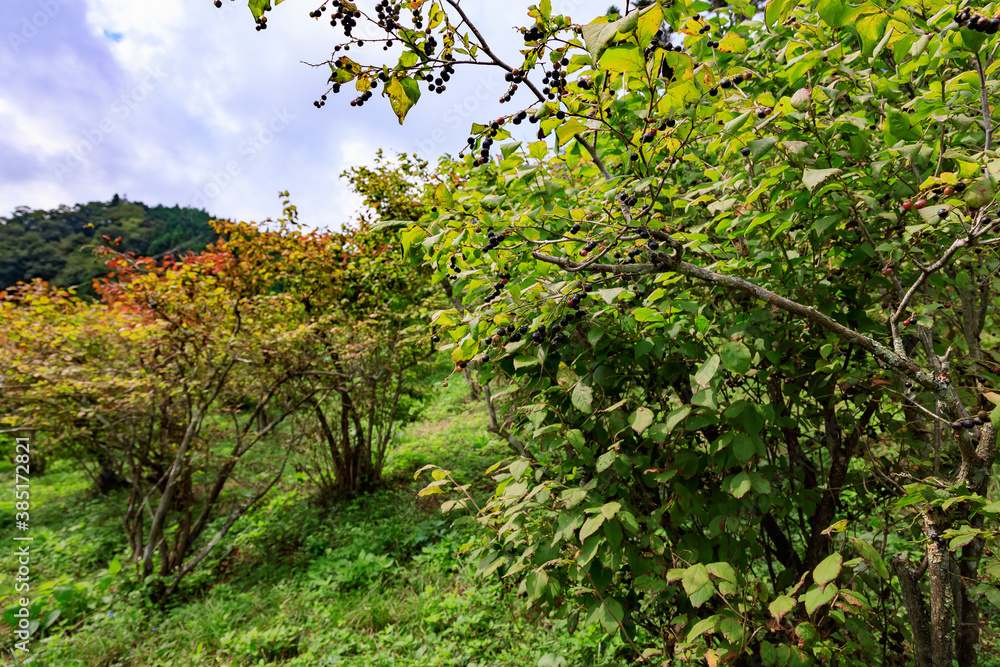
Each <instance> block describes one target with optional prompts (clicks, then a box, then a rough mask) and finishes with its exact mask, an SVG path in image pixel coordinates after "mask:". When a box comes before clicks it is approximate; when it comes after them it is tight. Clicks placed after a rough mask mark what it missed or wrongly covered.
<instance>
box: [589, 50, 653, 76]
mask: <svg viewBox="0 0 1000 667" xmlns="http://www.w3.org/2000/svg"><path fill="white" fill-rule="evenodd" d="M600 68H601V69H603V70H607V71H609V72H621V73H625V72H645V71H646V59H645V57H643V55H642V49H640V48H639V47H638V46H635V45H634V44H630V45H627V46H612V47H610V48H609V49H607V50H606V51H605V52H604V55H603V56H601V61H600Z"/></svg>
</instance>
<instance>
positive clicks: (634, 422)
mask: <svg viewBox="0 0 1000 667" xmlns="http://www.w3.org/2000/svg"><path fill="white" fill-rule="evenodd" d="M628 423H629V425H630V426H631V427H632V430H633V431H635V432H636V433H638V434H639V435H642V434H643V432H645V430H646V429H647V428H649V425H650V424H652V423H653V411H652V410H650V409H649V408H645V407H640V408H638V409H637V410H636V411H635V412H633V413H632V415H631V416H630V417H629V419H628Z"/></svg>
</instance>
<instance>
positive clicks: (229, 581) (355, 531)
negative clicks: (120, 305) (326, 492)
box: [0, 369, 620, 667]
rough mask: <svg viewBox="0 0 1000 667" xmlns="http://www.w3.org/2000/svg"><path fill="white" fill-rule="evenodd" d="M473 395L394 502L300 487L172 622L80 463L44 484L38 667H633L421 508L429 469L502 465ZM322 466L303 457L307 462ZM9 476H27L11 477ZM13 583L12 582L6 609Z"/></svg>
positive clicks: (211, 568)
mask: <svg viewBox="0 0 1000 667" xmlns="http://www.w3.org/2000/svg"><path fill="white" fill-rule="evenodd" d="M429 370H430V372H432V373H434V374H435V375H436V377H441V371H440V370H433V369H429ZM463 393H464V392H463V391H462V389H461V388H460V387H458V386H453V387H450V388H449V389H447V390H440V389H438V390H436V391H435V392H434V394H433V396H431V397H430V400H429V402H428V404H427V406H426V408H425V409H424V410H422V411H421V415H420V417H421V419H420V421H418V422H416V423H414V424H413V425H412V426H411V427H409V428H408V429H407V430H406V432H405V433H404V434H403V435H402V436H401V437H400V439H399V441H398V447H397V448H396V449H395V450H394V453H393V455H392V457H391V458H390V460H389V462H388V469H387V472H386V475H387V480H388V484H387V485H386V488H383V489H381V490H379V491H377V492H375V493H373V494H371V495H368V496H365V497H364V498H362V499H354V500H343V501H339V502H336V503H333V504H328V503H322V502H317V500H318V499H317V498H316V496H315V488H314V487H313V486H312V485H311V484H309V483H308V481H307V479H306V477H305V476H304V475H301V474H296V475H288V476H287V477H286V479H284V480H283V481H282V483H281V484H280V486H279V487H278V488H277V489H275V493H274V494H273V495H272V496H271V497H270V498H269V499H268V501H267V502H266V503H264V504H262V505H261V506H260V507H259V508H257V509H256V510H255V511H254V512H252V513H250V514H248V515H247V516H245V517H244V518H243V519H241V520H240V521H239V522H237V524H236V526H235V527H234V528H233V531H232V533H231V534H230V536H229V537H228V538H227V539H226V540H225V541H224V543H223V544H222V545H220V547H219V549H218V550H216V551H215V552H213V553H212V555H211V556H210V557H209V558H208V559H206V561H205V562H204V563H203V564H202V566H201V567H200V568H199V570H198V571H196V572H195V573H194V574H192V579H193V581H192V584H193V585H192V587H191V589H190V592H189V593H188V594H186V595H185V596H184V597H183V598H182V599H179V600H177V601H176V602H175V603H174V604H172V605H171V606H170V607H169V608H167V609H160V608H158V607H156V606H154V605H150V604H149V603H148V601H147V600H146V599H145V596H144V587H143V586H142V584H141V582H139V581H136V580H135V578H134V577H133V576H132V575H131V574H130V571H129V569H128V568H127V567H125V568H123V569H121V570H120V571H115V570H117V567H118V566H119V565H120V564H121V563H123V562H124V561H125V560H126V558H127V554H126V553H125V552H123V551H122V542H121V537H120V534H119V529H118V527H117V519H116V517H115V514H114V511H113V509H112V506H111V505H109V504H107V503H104V502H102V501H101V500H100V499H98V498H94V497H92V495H91V493H90V492H89V490H88V487H89V486H90V484H89V480H87V478H86V477H85V476H84V475H82V474H81V473H80V472H79V470H78V469H77V468H76V466H75V465H74V464H72V463H70V462H59V463H55V464H53V466H52V469H50V471H49V472H48V473H47V474H46V475H45V476H44V477H38V478H37V479H36V480H35V481H34V483H33V485H32V491H33V494H37V495H33V498H36V502H37V507H38V510H37V515H36V516H35V519H36V521H37V525H38V528H39V532H36V533H35V536H36V537H35V541H36V543H38V545H39V551H38V554H39V560H37V561H36V563H35V566H36V567H37V569H36V570H34V574H33V578H34V579H35V581H36V582H38V584H39V585H40V586H41V589H40V591H39V593H38V596H37V599H36V603H35V604H36V608H35V611H37V613H38V615H40V616H41V617H42V618H47V617H50V615H55V614H56V612H58V616H57V618H56V619H55V620H54V621H53V623H54V624H53V625H52V626H50V627H49V628H48V630H47V632H45V633H44V635H43V638H42V640H41V641H40V642H39V643H37V644H35V645H34V647H33V651H32V657H33V660H34V662H33V663H32V664H37V665H44V666H45V667H49V666H51V667H56V666H58V667H98V666H101V667H111V666H118V665H120V666H122V667H125V666H127V667H175V666H185V667H186V666H189V665H190V666H195V665H233V666H235V665H241V666H245V665H257V664H285V665H300V666H302V667H306V666H308V667H313V666H327V665H331V666H332V665H344V666H347V665H355V666H358V667H361V666H366V667H390V666H392V665H428V666H430V665H441V666H443V665H449V666H450V665H461V666H462V667H467V666H468V665H470V664H475V665H482V666H485V665H487V664H488V665H491V666H494V667H499V666H505V667H521V666H522V665H532V666H533V665H535V664H541V665H543V666H544V665H548V666H549V667H560V666H563V667H565V666H566V665H581V664H587V665H598V666H599V665H608V666H609V667H610V666H611V665H618V664H620V663H618V662H617V661H613V660H611V658H610V656H611V655H612V654H613V652H614V650H615V649H616V648H617V646H616V645H615V644H614V643H611V644H609V643H608V642H607V640H606V639H605V638H604V637H603V636H602V635H601V634H600V633H593V632H592V633H586V634H584V633H578V634H576V635H575V636H571V635H570V634H569V633H567V632H566V631H565V623H563V622H560V621H546V620H544V619H541V618H539V617H538V616H537V615H535V614H526V613H523V612H520V611H518V610H516V608H515V607H514V605H513V600H512V596H513V591H511V590H510V589H509V588H508V587H504V586H503V585H501V584H498V583H492V584H489V585H485V586H484V585H483V583H482V582H481V581H480V580H478V579H476V578H475V577H474V572H473V571H472V569H471V568H470V566H469V564H468V560H467V558H466V557H464V556H462V555H461V554H460V553H459V552H460V550H461V545H462V542H463V541H464V540H466V539H468V537H469V536H468V533H467V532H466V531H462V530H460V529H457V528H455V527H454V526H452V523H451V521H450V520H448V519H447V518H442V517H441V514H440V512H439V511H438V505H437V504H436V503H429V502H427V501H426V500H419V501H418V500H416V491H417V489H418V488H419V487H418V486H416V484H415V483H414V482H413V479H412V471H413V470H414V469H415V468H417V467H419V466H420V465H422V464H424V463H426V462H428V461H430V460H441V459H447V460H449V461H452V462H453V467H454V468H455V470H456V474H458V475H461V476H463V477H468V478H470V479H471V478H476V479H481V473H482V470H483V469H484V468H485V467H486V466H487V465H488V464H489V462H490V461H491V460H493V459H494V458H496V457H497V456H500V455H501V454H502V448H501V446H500V445H499V443H497V442H491V441H489V440H488V439H487V438H486V435H485V429H484V427H485V423H484V418H483V414H482V412H481V411H480V410H479V409H478V407H477V406H475V405H468V404H465V403H464V402H463V400H462V395H463ZM308 465H309V462H308V461H307V460H306V459H305V458H300V457H298V456H296V457H295V458H294V460H293V461H292V462H291V467H294V468H299V467H300V466H308ZM0 470H2V473H3V475H5V476H9V475H10V474H12V468H11V467H10V466H6V465H5V466H4V467H2V468H0ZM477 489H478V490H476V491H475V494H476V495H477V496H478V497H483V498H485V496H486V495H487V494H488V493H489V487H487V486H486V485H485V484H480V485H477ZM12 500H13V499H12V498H5V499H2V500H0V509H3V511H6V512H10V511H13V502H12ZM3 530H4V531H6V530H7V528H6V527H5V528H4V529H3ZM9 536H10V533H9V532H3V533H0V537H2V538H3V539H4V540H9ZM109 565H110V566H111V568H110V569H109ZM111 571H115V573H114V574H110V572H111ZM6 575H7V573H6V572H5V573H4V576H5V577H6ZM9 584H10V582H9V580H8V579H6V578H5V579H4V580H3V581H2V582H0V597H5V596H6V591H7V590H8V589H7V588H6V587H7V586H9ZM5 641H6V640H5ZM546 654H550V656H549V658H546V659H544V660H543V661H542V662H541V663H539V662H538V661H539V659H542V658H544V657H545V655H546ZM555 656H560V658H559V660H556V659H555ZM487 658H488V659H487Z"/></svg>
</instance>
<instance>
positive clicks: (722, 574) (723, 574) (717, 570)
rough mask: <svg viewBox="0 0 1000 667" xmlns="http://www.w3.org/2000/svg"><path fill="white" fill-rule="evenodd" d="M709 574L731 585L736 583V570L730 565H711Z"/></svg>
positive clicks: (709, 565)
mask: <svg viewBox="0 0 1000 667" xmlns="http://www.w3.org/2000/svg"><path fill="white" fill-rule="evenodd" d="M708 572H709V574H711V575H712V576H713V577H716V578H717V579H722V580H723V581H728V582H729V583H731V584H735V583H736V570H734V569H733V566H732V565H730V564H729V563H709V564H708Z"/></svg>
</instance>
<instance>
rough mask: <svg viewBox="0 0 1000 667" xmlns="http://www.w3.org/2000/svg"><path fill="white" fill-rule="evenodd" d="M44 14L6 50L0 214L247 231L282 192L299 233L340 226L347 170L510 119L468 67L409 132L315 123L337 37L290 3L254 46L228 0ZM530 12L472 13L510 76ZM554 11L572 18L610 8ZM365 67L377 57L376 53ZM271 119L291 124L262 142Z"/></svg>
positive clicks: (481, 74)
mask: <svg viewBox="0 0 1000 667" xmlns="http://www.w3.org/2000/svg"><path fill="white" fill-rule="evenodd" d="M41 1H42V0H5V3H4V5H5V7H4V8H3V9H2V10H0V11H2V12H3V14H4V16H7V15H10V16H11V17H12V20H11V21H9V22H7V23H8V24H10V25H17V24H18V22H19V21H20V20H21V17H22V16H29V17H30V16H31V15H32V13H33V12H36V11H37V7H38V3H39V2H41ZM51 1H53V2H58V3H60V5H59V8H58V11H56V12H55V14H54V15H53V16H51V18H50V19H49V20H48V21H47V24H46V25H45V26H44V27H43V28H41V29H39V30H38V31H37V32H38V34H37V36H33V37H32V38H31V39H30V40H27V42H26V43H25V44H23V45H19V47H18V49H17V50H16V53H14V52H12V51H4V50H3V48H2V47H0V90H2V91H4V92H3V94H2V97H0V122H3V123H4V126H5V127H6V128H9V131H8V133H6V135H7V136H6V138H5V139H3V141H7V142H9V143H8V144H7V145H8V148H7V149H6V150H7V151H8V152H9V153H10V155H4V154H3V153H2V151H4V150H5V149H4V148H3V145H4V144H2V143H0V162H4V161H11V160H13V161H15V162H16V163H17V165H16V167H17V168H16V169H10V168H8V169H7V170H6V171H7V172H13V176H12V175H11V173H5V179H6V181H5V182H4V183H3V186H2V187H0V214H3V213H6V212H9V211H10V210H12V209H13V208H14V206H17V205H22V204H26V205H30V206H32V207H35V208H49V207H54V206H57V205H59V204H72V203H77V202H84V201H92V200H95V199H96V200H107V199H110V197H111V196H112V195H113V194H114V193H116V192H118V193H127V194H128V196H129V197H130V198H131V199H133V200H142V201H144V202H146V203H148V204H151V205H153V204H157V203H161V202H162V203H166V204H168V205H170V204H173V203H179V204H181V205H203V206H205V208H206V209H207V210H209V211H210V212H211V213H214V214H216V215H219V216H223V217H235V218H242V219H248V220H254V219H263V218H266V217H269V216H271V217H275V216H278V215H280V208H281V207H280V201H279V199H278V197H277V192H278V191H279V190H283V189H288V190H290V191H291V193H292V197H293V201H294V202H295V203H296V204H297V205H298V207H299V210H300V214H301V218H302V221H303V222H304V223H305V224H307V225H313V224H316V225H328V224H339V222H341V221H343V220H346V219H348V218H349V217H350V216H351V215H352V214H353V212H354V210H356V209H357V208H358V206H360V200H359V198H358V197H357V196H355V195H353V194H352V193H350V192H349V191H348V189H347V184H346V182H344V181H342V180H341V179H340V178H339V175H340V173H341V172H342V171H343V170H344V169H346V168H348V167H349V166H351V165H354V164H365V163H370V162H371V160H372V158H373V156H374V154H375V151H376V150H377V149H378V148H379V147H381V148H383V149H385V150H386V151H387V152H389V153H392V152H395V151H405V152H415V151H421V152H422V153H423V154H424V155H425V157H429V158H434V157H436V156H437V155H439V154H441V153H444V152H451V153H457V151H458V150H460V149H461V148H462V147H463V145H464V142H465V138H466V136H467V133H468V130H469V127H470V125H471V123H472V122H473V121H484V120H489V119H490V118H494V117H496V116H497V115H499V114H501V113H510V112H511V111H512V110H513V107H514V104H512V105H509V106H510V107H511V108H507V107H504V106H501V105H499V104H498V102H497V98H498V97H499V95H500V93H501V89H502V88H503V87H504V85H505V84H503V82H502V78H498V77H497V75H495V74H492V75H491V74H490V70H489V69H487V68H475V67H470V68H466V69H464V70H461V69H460V71H459V73H458V75H457V76H456V77H455V79H453V82H452V83H451V84H450V85H449V90H448V92H447V93H446V94H444V95H441V96H437V95H427V94H425V96H424V99H422V100H421V103H420V104H418V105H417V106H416V107H415V108H414V109H413V110H412V111H411V113H410V117H408V118H407V123H406V126H405V127H400V126H399V125H398V124H397V122H396V119H395V117H394V116H393V115H392V112H391V110H390V109H389V105H388V103H386V101H385V100H384V99H379V98H377V99H374V100H372V101H371V102H369V104H367V105H365V107H364V108H363V109H354V108H351V107H349V106H348V105H347V102H348V100H349V95H347V94H345V93H342V94H341V95H340V96H332V95H331V96H330V98H329V100H328V101H327V105H326V106H325V107H324V108H323V109H319V110H317V109H315V108H314V107H313V106H312V101H313V100H314V99H317V98H318V97H319V95H320V94H321V93H322V92H323V91H324V90H325V85H326V77H327V76H328V73H329V70H327V69H325V66H324V67H320V68H317V69H314V68H311V67H308V66H307V65H305V64H303V62H312V63H322V62H323V61H324V60H326V59H327V58H328V57H329V56H330V49H331V47H332V45H333V44H335V43H336V42H337V41H339V38H340V37H342V34H340V33H339V31H334V30H333V29H332V28H330V27H329V26H328V25H326V24H325V22H324V21H316V20H313V19H310V18H309V17H308V12H309V9H310V8H309V7H306V6H303V5H301V4H299V3H291V2H289V3H285V4H282V5H280V6H277V7H276V8H275V10H274V12H272V13H271V14H270V20H269V27H268V29H267V30H264V31H260V32H257V31H255V30H254V28H253V19H252V17H251V15H250V12H249V10H248V9H247V8H246V3H245V2H231V1H230V0H225V2H224V5H223V9H221V10H219V9H216V8H215V7H214V6H213V4H212V2H211V0H161V1H160V2H157V3H149V2H136V1H135V0H85V2H82V3H78V2H72V1H66V2H64V1H63V0H51ZM532 1H533V0H532ZM317 4H318V3H317ZM528 4H529V2H528V1H525V2H514V3H511V2H507V3H474V4H471V5H469V7H468V11H469V12H470V14H471V15H472V17H473V19H474V20H476V21H478V22H480V25H481V26H482V28H483V30H484V32H485V33H486V35H487V38H488V39H489V40H490V42H491V45H492V46H494V48H495V49H497V50H498V51H500V52H503V53H504V54H507V55H508V56H509V57H510V58H511V61H512V62H513V61H514V59H516V58H519V57H520V56H519V55H518V53H517V51H518V49H519V48H522V44H521V42H520V38H519V35H517V33H516V32H515V31H513V30H512V29H511V26H513V25H516V24H522V25H523V24H526V23H527V22H528V21H529V19H528V18H527V15H526V8H527V6H528ZM553 5H554V6H555V8H556V9H557V10H560V9H561V10H562V11H566V12H569V13H571V14H573V15H574V18H575V19H577V20H580V19H584V18H587V17H588V15H591V16H592V15H595V14H596V13H599V12H601V11H603V10H604V8H606V6H607V0H602V2H600V3H598V2H595V1H594V0H554V2H553ZM576 5H579V7H580V8H579V9H576V8H574V7H575V6H576ZM5 22H6V21H5ZM109 35H110V36H111V37H109ZM362 53H363V54H364V55H365V56H366V58H368V59H372V58H375V57H382V51H381V50H380V49H378V47H377V46H375V45H369V46H366V47H365V50H364V51H363V52H362ZM352 55H353V52H352ZM14 63H16V66H15V67H8V66H6V65H9V64H14ZM150 73H153V75H152V77H151V74H150ZM518 99H519V100H520V99H521V98H518ZM523 101H524V103H525V104H527V103H529V102H530V100H528V98H527V97H524V98H523ZM279 116H281V117H284V118H286V121H284V122H283V124H281V127H280V128H278V129H273V127H272V128H271V129H269V126H274V125H275V123H276V120H275V119H276V118H277V117H279ZM84 153H85V154H84ZM70 165H73V166H70ZM60 166H65V167H66V169H59V167H60ZM56 172H58V173H59V174H60V175H61V178H57V177H56V176H55V174H56Z"/></svg>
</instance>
